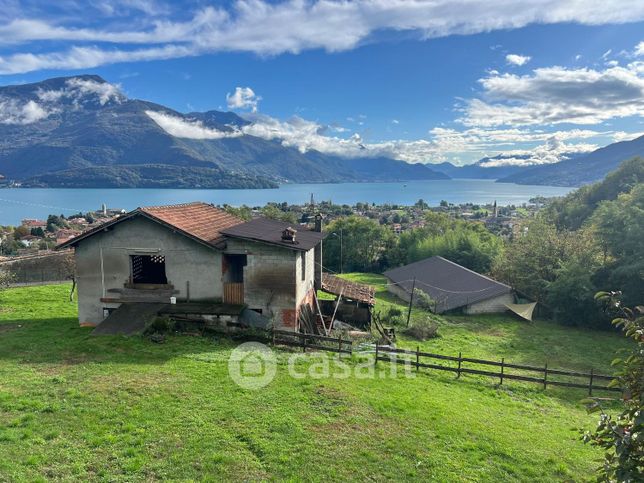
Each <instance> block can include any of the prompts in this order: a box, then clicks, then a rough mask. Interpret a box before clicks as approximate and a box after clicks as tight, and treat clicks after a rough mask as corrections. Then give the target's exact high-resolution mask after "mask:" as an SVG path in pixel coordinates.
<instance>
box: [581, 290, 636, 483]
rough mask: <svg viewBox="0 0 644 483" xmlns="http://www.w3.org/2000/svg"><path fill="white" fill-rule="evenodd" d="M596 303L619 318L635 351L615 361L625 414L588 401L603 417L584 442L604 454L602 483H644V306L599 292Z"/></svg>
mask: <svg viewBox="0 0 644 483" xmlns="http://www.w3.org/2000/svg"><path fill="white" fill-rule="evenodd" d="M595 299H597V300H598V301H599V302H601V303H603V304H604V306H605V310H606V311H607V312H608V313H610V314H613V315H614V316H615V317H616V318H615V319H614V320H613V324H614V325H615V326H617V327H621V328H622V331H623V332H624V335H625V336H626V337H630V338H631V339H633V341H635V347H634V348H633V349H632V350H631V351H630V353H628V354H627V355H626V356H625V357H623V358H619V359H616V360H614V361H613V365H616V366H617V367H618V370H617V373H616V374H615V376H616V378H615V379H614V380H613V381H612V382H611V384H610V385H611V386H613V387H618V388H620V389H621V390H622V393H623V398H622V404H623V408H622V412H621V413H620V414H619V415H618V416H617V417H616V418H613V417H612V416H610V415H608V414H607V413H605V412H604V411H603V409H602V406H601V401H600V400H599V399H596V398H592V399H589V400H587V401H586V402H587V408H588V410H589V411H590V412H595V411H600V412H601V415H600V419H599V423H598V424H597V428H596V429H595V430H594V431H592V432H590V431H588V432H586V433H585V434H584V435H583V441H584V442H586V443H589V444H592V445H593V446H598V447H600V448H602V449H603V450H604V451H605V453H604V463H603V465H602V466H601V467H600V468H599V469H598V476H599V480H600V481H619V482H636V481H644V408H643V401H644V306H638V307H635V308H632V309H631V308H627V307H625V306H623V305H622V302H621V293H620V292H599V293H597V295H595Z"/></svg>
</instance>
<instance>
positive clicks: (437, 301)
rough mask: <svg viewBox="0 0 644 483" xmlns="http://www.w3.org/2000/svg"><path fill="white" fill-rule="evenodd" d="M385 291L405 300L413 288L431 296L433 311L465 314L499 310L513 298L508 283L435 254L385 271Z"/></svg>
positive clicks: (512, 301) (497, 311)
mask: <svg viewBox="0 0 644 483" xmlns="http://www.w3.org/2000/svg"><path fill="white" fill-rule="evenodd" d="M384 275H385V277H387V278H388V279H389V283H388V285H387V287H388V290H389V292H391V293H392V294H394V295H397V296H398V297H400V298H401V299H403V300H405V301H407V302H408V301H409V299H410V297H411V294H412V292H413V291H414V289H418V290H421V291H422V292H424V293H425V294H427V295H428V296H429V297H430V298H431V300H432V306H433V309H432V310H433V311H434V312H436V313H444V312H450V311H461V312H463V313H466V314H489V313H500V312H505V311H506V310H508V307H507V305H508V304H513V303H514V302H515V294H514V291H513V290H512V287H510V286H508V285H505V284H503V283H501V282H497V281H496V280H493V279H491V278H489V277H486V276H485V275H481V274H480V273H476V272H474V271H473V270H470V269H469V268H465V267H463V266H461V265H459V264H457V263H454V262H452V261H450V260H447V259H445V258H443V257H439V256H435V257H431V258H426V259H424V260H420V261H418V262H414V263H410V264H409V265H405V266H403V267H398V268H394V269H392V270H389V271H387V272H385V274H384Z"/></svg>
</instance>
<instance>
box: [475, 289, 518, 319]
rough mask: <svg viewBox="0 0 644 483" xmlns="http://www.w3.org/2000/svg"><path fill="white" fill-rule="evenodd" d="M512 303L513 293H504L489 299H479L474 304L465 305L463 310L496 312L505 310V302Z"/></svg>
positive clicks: (478, 312)
mask: <svg viewBox="0 0 644 483" xmlns="http://www.w3.org/2000/svg"><path fill="white" fill-rule="evenodd" d="M513 303H514V294H513V293H506V294H503V295H499V296H498V297H492V298H491V299H487V300H481V301H480V302H477V303H475V304H471V305H468V306H467V307H465V309H464V312H465V313H466V314H470V315H471V314H496V313H501V312H505V311H507V310H508V308H507V307H506V306H505V304H513Z"/></svg>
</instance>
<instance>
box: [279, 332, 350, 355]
mask: <svg viewBox="0 0 644 483" xmlns="http://www.w3.org/2000/svg"><path fill="white" fill-rule="evenodd" d="M272 337H273V345H276V344H278V345H288V346H292V347H301V348H302V350H303V351H306V350H307V349H315V350H323V351H329V352H337V353H338V354H352V353H353V342H352V341H351V339H343V338H342V335H340V337H339V338H335V337H327V336H324V335H314V334H302V333H300V332H289V331H287V330H276V329H273V331H272Z"/></svg>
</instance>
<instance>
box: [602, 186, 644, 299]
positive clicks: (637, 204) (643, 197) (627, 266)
mask: <svg viewBox="0 0 644 483" xmlns="http://www.w3.org/2000/svg"><path fill="white" fill-rule="evenodd" d="M591 222H592V223H593V225H594V226H595V227H596V233H597V237H598V239H599V242H600V244H601V246H602V249H603V253H604V258H605V262H606V267H605V268H604V274H605V275H606V281H605V284H606V286H620V287H622V292H623V294H624V295H623V298H624V302H625V303H626V304H627V305H632V304H634V303H636V302H637V301H638V300H639V299H638V298H639V297H640V296H641V294H642V293H644V184H641V183H640V184H638V185H636V186H635V187H633V189H632V191H631V192H630V193H622V194H620V195H619V196H618V197H617V199H616V200H614V201H604V202H602V203H600V205H599V207H598V208H597V210H596V211H595V213H594V214H593V215H592V217H591Z"/></svg>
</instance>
